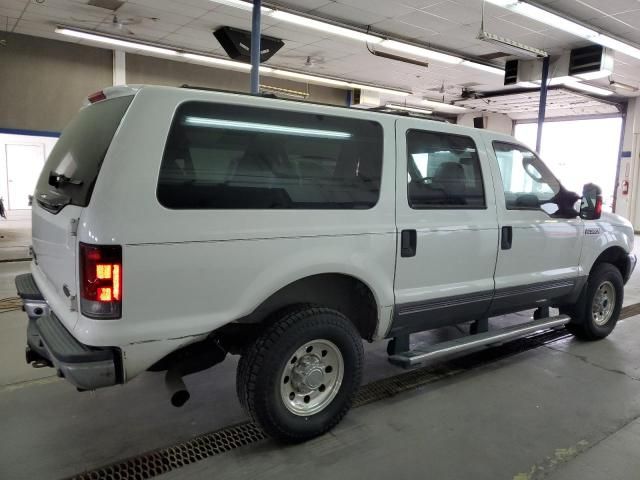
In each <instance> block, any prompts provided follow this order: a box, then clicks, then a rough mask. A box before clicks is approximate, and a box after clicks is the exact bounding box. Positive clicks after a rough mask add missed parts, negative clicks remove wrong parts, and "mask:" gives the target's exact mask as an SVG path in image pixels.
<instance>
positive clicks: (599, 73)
mask: <svg viewBox="0 0 640 480" xmlns="http://www.w3.org/2000/svg"><path fill="white" fill-rule="evenodd" d="M612 73H613V72H612V71H611V70H607V69H602V70H596V71H594V72H587V73H576V74H575V75H574V77H578V78H580V79H582V80H597V79H598V78H605V77H608V76H609V75H611V74H612Z"/></svg>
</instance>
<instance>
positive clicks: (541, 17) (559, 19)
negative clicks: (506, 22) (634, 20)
mask: <svg viewBox="0 0 640 480" xmlns="http://www.w3.org/2000/svg"><path fill="white" fill-rule="evenodd" d="M487 1H488V2H490V3H492V4H494V5H497V6H499V7H502V8H505V9H507V10H510V11H512V12H514V13H518V14H520V15H523V16H525V17H528V18H531V19H533V20H536V21H538V22H540V23H544V24H545V25H549V26H550V27H553V28H557V29H559V30H562V31H565V32H567V33H570V34H572V35H575V36H577V37H581V38H584V39H586V40H589V41H590V42H593V43H597V44H598V45H602V46H603V47H608V48H611V49H612V50H615V51H617V52H620V53H624V54H625V55H629V56H630V57H634V58H637V59H640V48H638V47H637V46H636V45H632V44H630V43H626V42H623V41H621V40H618V39H616V38H613V37H611V36H609V35H607V34H604V33H600V32H598V31H597V30H594V29H593V28H589V27H585V26H584V25H582V24H580V23H579V22H577V21H575V20H571V19H568V18H566V17H565V16H561V15H558V14H556V13H553V12H551V11H549V10H546V9H544V8H542V7H539V6H537V5H532V4H530V3H526V2H523V1H521V0H487Z"/></svg>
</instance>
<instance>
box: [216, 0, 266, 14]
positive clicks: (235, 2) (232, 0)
mask: <svg viewBox="0 0 640 480" xmlns="http://www.w3.org/2000/svg"><path fill="white" fill-rule="evenodd" d="M209 1H211V2H215V3H220V4H222V5H227V6H229V7H235V8H239V9H241V10H247V11H249V12H250V11H252V10H253V3H251V2H244V1H243V0H209ZM260 11H261V12H262V13H270V12H272V11H273V10H272V9H271V8H269V7H262V6H261V7H260Z"/></svg>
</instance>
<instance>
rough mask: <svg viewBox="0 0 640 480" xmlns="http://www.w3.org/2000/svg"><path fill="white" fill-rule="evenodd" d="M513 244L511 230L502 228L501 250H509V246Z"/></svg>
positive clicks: (510, 228)
mask: <svg viewBox="0 0 640 480" xmlns="http://www.w3.org/2000/svg"><path fill="white" fill-rule="evenodd" d="M512 243H513V228H512V227H502V231H501V233H500V248H502V250H511V244H512Z"/></svg>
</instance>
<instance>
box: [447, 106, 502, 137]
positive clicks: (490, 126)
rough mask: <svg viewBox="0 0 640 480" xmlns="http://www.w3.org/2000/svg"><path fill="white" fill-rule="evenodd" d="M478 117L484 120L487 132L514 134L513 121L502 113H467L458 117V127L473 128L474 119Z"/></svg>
mask: <svg viewBox="0 0 640 480" xmlns="http://www.w3.org/2000/svg"><path fill="white" fill-rule="evenodd" d="M476 117H483V118H484V125H485V128H486V129H487V130H492V131H494V132H498V133H506V134H507V135H511V134H512V133H513V120H511V118H510V117H509V116H507V115H502V114H501V113H480V112H473V113H465V114H462V115H459V116H458V122H457V123H458V125H463V126H465V127H473V119H474V118H476Z"/></svg>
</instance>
